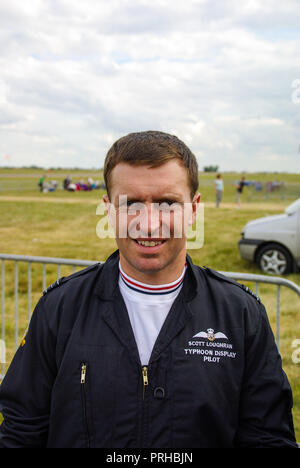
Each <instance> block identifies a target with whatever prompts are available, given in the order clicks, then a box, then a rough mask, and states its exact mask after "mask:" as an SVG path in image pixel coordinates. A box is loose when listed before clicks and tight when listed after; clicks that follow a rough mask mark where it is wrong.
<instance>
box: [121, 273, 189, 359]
mask: <svg viewBox="0 0 300 468" xmlns="http://www.w3.org/2000/svg"><path fill="white" fill-rule="evenodd" d="M119 269H120V275H119V287H120V291H121V294H122V296H123V299H124V301H125V304H126V307H127V311H128V314H129V319H130V322H131V326H132V329H133V333H134V337H135V341H136V344H137V347H138V350H139V355H140V360H141V364H142V365H143V366H145V365H148V362H149V359H150V356H151V352H152V349H153V346H154V343H155V341H156V339H157V336H158V334H159V332H160V330H161V327H162V325H163V323H164V321H165V319H166V317H167V315H168V313H169V311H170V309H171V306H172V304H173V302H174V301H175V299H176V297H177V296H178V294H179V292H180V290H181V288H182V283H183V279H184V274H185V270H186V266H185V267H184V270H183V272H182V274H181V275H180V277H179V278H178V279H177V280H176V281H173V282H172V283H168V284H160V285H149V284H145V283H141V282H139V281H136V280H135V279H133V278H131V277H130V276H128V275H126V274H125V273H124V271H123V270H122V267H121V264H119Z"/></svg>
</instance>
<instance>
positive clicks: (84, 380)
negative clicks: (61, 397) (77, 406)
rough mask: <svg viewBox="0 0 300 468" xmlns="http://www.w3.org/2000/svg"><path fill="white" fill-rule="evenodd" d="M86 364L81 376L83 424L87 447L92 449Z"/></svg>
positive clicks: (83, 366)
mask: <svg viewBox="0 0 300 468" xmlns="http://www.w3.org/2000/svg"><path fill="white" fill-rule="evenodd" d="M86 370H87V365H86V363H84V362H83V363H82V364H81V375H80V385H81V401H82V411H83V423H84V427H85V434H86V440H87V447H88V448H90V432H89V424H88V418H87V408H86Z"/></svg>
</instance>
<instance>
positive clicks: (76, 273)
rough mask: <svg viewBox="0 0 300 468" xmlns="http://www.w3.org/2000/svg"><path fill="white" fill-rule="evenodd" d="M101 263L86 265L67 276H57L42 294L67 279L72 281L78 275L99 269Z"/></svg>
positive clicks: (65, 281)
mask: <svg viewBox="0 0 300 468" xmlns="http://www.w3.org/2000/svg"><path fill="white" fill-rule="evenodd" d="M102 265H103V264H102V263H95V264H94V265H91V266H88V267H87V268H84V269H83V270H80V271H77V272H75V273H73V274H72V275H69V276H62V277H61V278H59V279H58V280H57V281H55V282H54V283H52V284H50V286H48V287H47V288H46V289H45V290H44V291H43V296H45V295H46V294H48V293H49V292H51V291H53V290H54V289H56V288H58V287H60V286H61V285H63V284H65V283H68V282H69V281H72V280H73V279H75V278H79V277H80V276H85V275H88V274H89V273H91V272H93V271H96V270H99V269H101V268H102Z"/></svg>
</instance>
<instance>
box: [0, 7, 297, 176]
mask: <svg viewBox="0 0 300 468" xmlns="http://www.w3.org/2000/svg"><path fill="white" fill-rule="evenodd" d="M299 15H300V13H299V8H298V4H297V2H296V1H292V0H286V1H285V2H284V3H282V4H278V2H276V1H275V0H267V1H266V2H263V3H261V2H258V1H254V0H246V1H245V2H242V3H241V2H238V1H237V0H224V2H217V1H216V0H215V1H205V0H201V1H198V0H195V1H189V2H180V1H174V2H169V1H167V0H152V1H150V0H142V1H135V0H111V1H110V2H106V1H104V0H100V1H99V0H88V1H87V2H79V0H75V1H74V0H73V1H71V0H55V1H54V0H51V1H50V0H43V1H42V0H35V1H32V2H21V3H20V2H17V0H10V1H8V0H4V1H3V2H1V4H0V40H1V43H2V44H5V46H3V47H2V48H1V51H0V67H1V81H0V111H1V113H0V140H1V146H0V150H1V151H2V154H3V156H4V155H7V154H9V155H11V159H10V163H11V164H20V163H22V164H28V165H29V164H33V163H35V164H36V163H37V160H39V164H40V165H42V164H45V165H55V166H56V165H62V166H68V165H70V164H71V165H76V166H85V167H88V166H94V167H95V166H96V167H97V166H98V167H101V166H102V165H103V161H104V156H105V153H106V151H107V150H108V148H109V146H110V145H111V144H112V143H113V141H114V140H115V139H116V138H118V137H120V136H122V135H124V134H126V133H128V132H130V131H137V130H146V129H160V130H165V131H170V132H173V133H176V134H177V135H178V136H179V137H180V138H182V139H183V140H185V141H186V143H187V144H189V146H190V147H191V149H192V150H193V151H194V153H195V154H196V155H197V156H198V159H199V165H200V168H201V167H203V165H205V164H207V163H208V162H210V163H216V164H219V166H220V167H221V169H222V170H229V169H238V170H243V169H245V168H246V169H247V168H248V169H249V170H252V169H253V170H254V169H256V168H257V167H256V166H257V161H258V160H259V167H260V168H261V169H264V170H267V169H268V168H269V167H272V169H273V163H272V165H270V160H271V159H270V158H271V157H272V154H274V155H276V158H275V159H276V164H277V166H276V170H280V164H281V166H282V170H286V168H287V167H291V168H292V170H294V171H300V162H299V154H298V147H299V131H298V129H299V123H300V105H298V104H296V103H295V100H294V101H293V100H292V92H293V91H294V92H295V90H293V88H292V83H293V82H295V80H297V79H300V75H299V67H298V66H297V64H298V56H299V50H300V33H299V29H298V24H299V20H300V16H299ZM296 91H297V90H296ZM173 130H174V131H173ZM266 148H267V150H266ZM267 155H268V157H267ZM274 157H275V156H274ZM6 163H7V161H6V160H4V159H3V158H2V159H1V153H0V164H2V165H4V164H6ZM287 163H288V164H287Z"/></svg>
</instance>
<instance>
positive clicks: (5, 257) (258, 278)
mask: <svg viewBox="0 0 300 468" xmlns="http://www.w3.org/2000/svg"><path fill="white" fill-rule="evenodd" d="M0 260H1V338H0V364H1V372H0V379H2V378H3V377H4V374H5V362H3V361H5V360H4V358H3V356H4V355H5V339H6V314H5V262H7V261H12V262H14V322H15V323H14V341H15V350H16V349H17V348H18V346H19V263H20V262H25V263H27V282H28V288H27V315H28V317H27V318H28V321H29V319H30V317H31V313H32V301H31V296H32V268H31V267H32V264H33V263H37V264H42V289H43V290H44V289H45V288H46V286H47V279H46V265H49V264H52V265H57V279H58V278H60V276H61V266H62V265H69V266H71V267H72V269H73V271H75V270H76V267H87V266H90V265H94V264H95V263H97V261H90V260H77V259H67V258H53V257H33V256H26V255H9V254H0ZM219 273H222V274H224V275H225V276H228V277H229V278H231V279H234V280H236V281H244V282H251V283H254V284H255V291H254V292H255V293H256V294H258V293H259V284H260V283H268V284H274V285H276V286H277V305H276V343H277V347H278V349H279V345H280V295H281V287H282V286H284V287H287V288H289V289H291V290H292V291H294V292H295V293H296V294H298V296H299V297H300V287H299V286H298V285H297V284H295V283H293V282H292V281H289V280H287V279H285V278H282V277H274V276H265V275H254V274H250V273H236V272H224V271H220V272H219Z"/></svg>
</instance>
